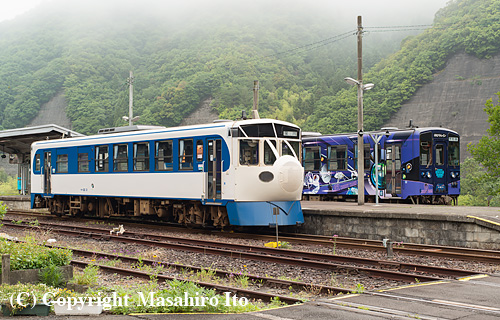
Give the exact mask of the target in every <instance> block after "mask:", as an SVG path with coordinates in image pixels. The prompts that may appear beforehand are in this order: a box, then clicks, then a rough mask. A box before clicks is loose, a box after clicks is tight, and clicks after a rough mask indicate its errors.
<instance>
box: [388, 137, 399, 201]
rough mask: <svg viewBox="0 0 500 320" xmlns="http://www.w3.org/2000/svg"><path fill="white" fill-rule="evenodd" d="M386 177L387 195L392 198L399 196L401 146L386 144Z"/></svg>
mask: <svg viewBox="0 0 500 320" xmlns="http://www.w3.org/2000/svg"><path fill="white" fill-rule="evenodd" d="M385 152H386V160H387V166H386V175H385V183H386V190H387V193H390V194H392V195H393V196H395V195H397V194H401V145H400V144H386V149H385Z"/></svg>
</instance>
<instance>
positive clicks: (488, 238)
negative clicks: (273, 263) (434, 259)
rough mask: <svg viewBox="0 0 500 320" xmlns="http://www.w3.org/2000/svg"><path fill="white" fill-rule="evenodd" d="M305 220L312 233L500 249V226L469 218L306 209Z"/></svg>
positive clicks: (305, 229) (308, 230)
mask: <svg viewBox="0 0 500 320" xmlns="http://www.w3.org/2000/svg"><path fill="white" fill-rule="evenodd" d="M304 220H305V221H304V225H303V226H302V227H301V230H300V232H303V233H309V234H318V235H326V236H333V235H335V234H336V235H338V236H342V237H352V238H362V239H370V240H382V239H384V238H389V239H391V240H392V241H397V242H399V241H403V242H411V243H418V244H432V245H444V246H456V247H468V248H481V249H496V250H499V249H500V227H498V226H496V225H489V224H488V223H485V222H484V221H479V220H477V219H474V218H469V217H462V216H455V215H450V216H443V215H412V214H401V213H398V214H394V213H388V214H380V213H378V214H373V213H363V212H348V213H342V212H323V211H321V212H318V211H313V210H304Z"/></svg>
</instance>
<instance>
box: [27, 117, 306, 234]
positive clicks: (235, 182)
mask: <svg viewBox="0 0 500 320" xmlns="http://www.w3.org/2000/svg"><path fill="white" fill-rule="evenodd" d="M300 138H301V133H300V129H299V128H298V127H297V126H295V125H293V124H290V123H286V122H283V121H277V120H267V119H258V120H242V121H234V122H233V121H228V122H218V123H212V124H206V125H197V126H185V127H175V128H155V129H150V130H139V131H126V132H119V133H111V134H100V135H95V136H87V137H78V138H70V139H61V140H46V141H39V142H35V143H33V145H32V150H31V157H32V164H33V166H32V170H31V171H32V173H31V195H32V207H48V208H49V209H50V211H51V212H53V213H56V214H72V215H77V214H82V213H83V214H93V215H97V216H112V215H122V216H123V215H133V216H140V215H157V216H159V217H161V218H164V219H166V220H171V221H175V222H179V223H184V224H200V225H207V224H214V225H216V226H220V227H223V226H225V225H228V224H231V225H241V226H262V225H269V224H273V223H276V221H278V224H279V225H295V224H300V223H303V216H302V211H301V208H300V202H299V201H300V199H301V192H302V184H303V168H302V166H301V165H300V155H301V149H300V148H301V140H300ZM273 208H276V209H274V210H273ZM278 212H279V214H277V213H278ZM273 213H274V215H273ZM276 214H277V215H276ZM276 219H277V220H276Z"/></svg>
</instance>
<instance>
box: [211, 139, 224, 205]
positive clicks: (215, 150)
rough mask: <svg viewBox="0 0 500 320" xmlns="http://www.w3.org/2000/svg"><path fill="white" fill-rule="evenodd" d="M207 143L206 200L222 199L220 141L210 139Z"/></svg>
mask: <svg viewBox="0 0 500 320" xmlns="http://www.w3.org/2000/svg"><path fill="white" fill-rule="evenodd" d="M207 142H208V147H207V174H208V179H207V184H208V185H207V190H208V197H207V198H208V199H213V200H217V199H222V154H221V147H222V140H221V139H211V140H208V141H207Z"/></svg>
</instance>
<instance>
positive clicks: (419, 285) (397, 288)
mask: <svg viewBox="0 0 500 320" xmlns="http://www.w3.org/2000/svg"><path fill="white" fill-rule="evenodd" d="M445 283H450V281H434V282H423V283H417V284H409V285H405V286H399V287H394V288H389V289H380V290H377V292H387V291H394V290H400V289H407V288H415V287H422V286H431V285H435V284H445Z"/></svg>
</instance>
